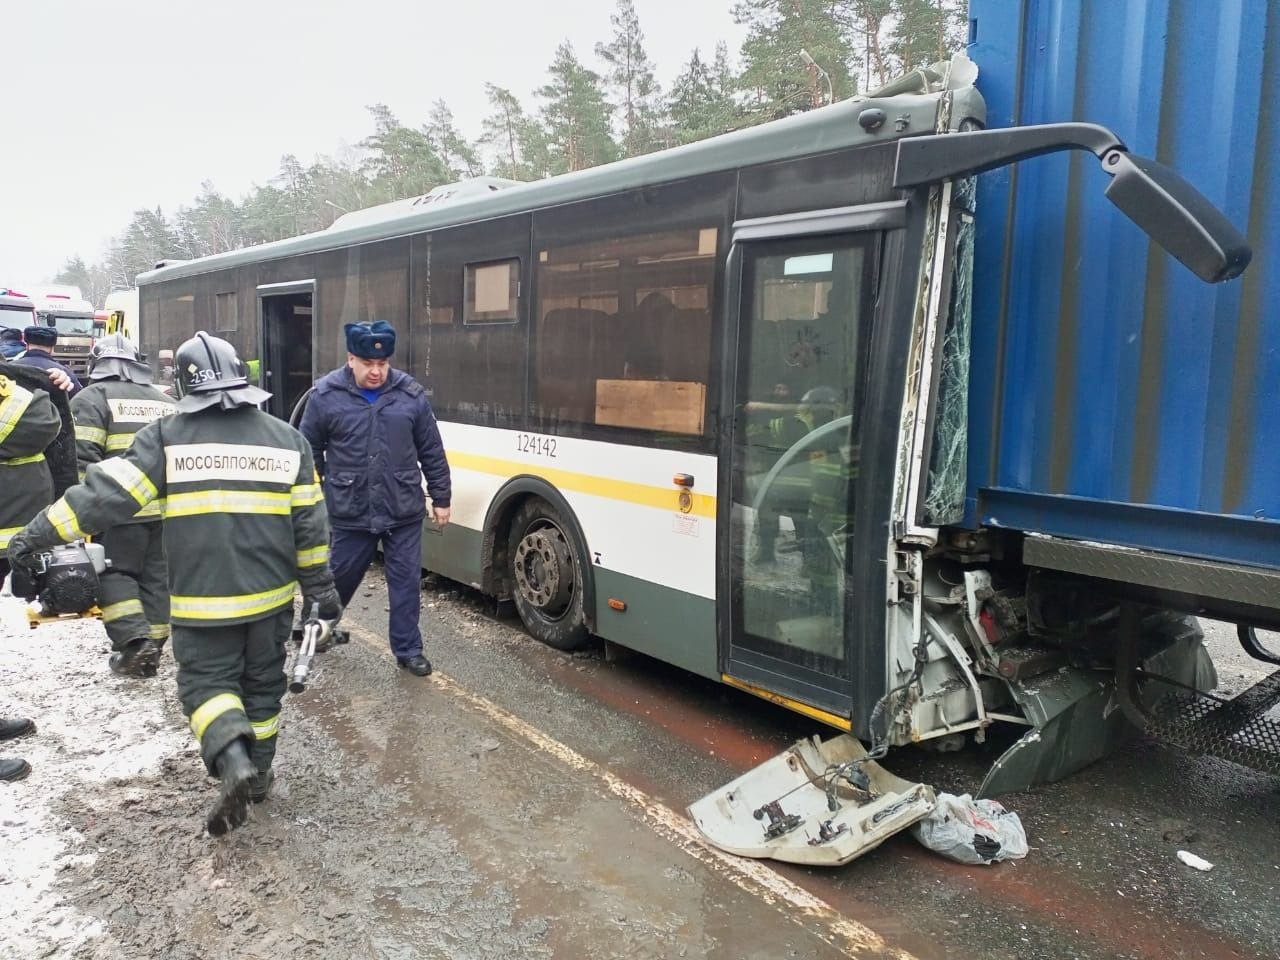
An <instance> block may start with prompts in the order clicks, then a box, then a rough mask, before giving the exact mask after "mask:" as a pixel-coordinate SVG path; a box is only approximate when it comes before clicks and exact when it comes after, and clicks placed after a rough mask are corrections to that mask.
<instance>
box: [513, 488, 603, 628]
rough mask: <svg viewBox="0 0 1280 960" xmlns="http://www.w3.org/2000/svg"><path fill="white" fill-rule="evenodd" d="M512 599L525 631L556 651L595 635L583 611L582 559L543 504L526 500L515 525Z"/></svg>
mask: <svg viewBox="0 0 1280 960" xmlns="http://www.w3.org/2000/svg"><path fill="white" fill-rule="evenodd" d="M507 546H508V549H507V555H508V556H509V557H510V558H511V582H512V585H513V589H512V596H513V599H514V600H515V604H516V611H517V612H518V613H519V614H520V619H521V620H522V621H523V622H524V625H525V629H526V630H528V631H529V633H530V634H531V635H532V636H533V637H535V638H536V639H538V640H541V641H542V642H543V643H545V644H547V645H548V646H552V647H555V648H556V649H557V650H576V649H578V648H579V647H581V646H583V645H584V644H585V643H586V642H587V641H588V640H589V639H590V637H591V634H590V632H589V631H588V630H587V624H586V617H585V616H584V614H583V609H582V559H581V558H580V557H578V556H577V551H576V550H574V547H573V542H572V541H571V540H570V539H569V537H568V536H566V535H565V523H564V521H563V520H562V519H561V518H560V514H558V513H557V512H556V511H555V509H554V508H553V507H552V506H551V505H550V504H549V503H547V502H546V501H545V500H539V499H537V498H533V499H531V500H528V501H527V502H526V503H525V504H524V505H523V506H522V507H521V508H520V509H519V510H518V511H517V512H516V516H515V519H514V520H513V521H512V522H511V534H510V539H509V541H508V545H507Z"/></svg>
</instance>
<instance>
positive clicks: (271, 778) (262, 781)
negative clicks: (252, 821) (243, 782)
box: [249, 768, 276, 803]
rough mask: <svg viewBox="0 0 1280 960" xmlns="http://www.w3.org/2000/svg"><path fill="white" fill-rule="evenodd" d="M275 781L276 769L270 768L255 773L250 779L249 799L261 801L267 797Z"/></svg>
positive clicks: (254, 801) (256, 801) (255, 801)
mask: <svg viewBox="0 0 1280 960" xmlns="http://www.w3.org/2000/svg"><path fill="white" fill-rule="evenodd" d="M275 782H276V774H275V771H274V770H271V769H270V768H268V769H266V770H259V771H257V772H256V773H254V775H253V779H252V780H250V781H249V800H250V801H251V802H253V803H261V802H262V801H263V800H265V799H267V794H269V793H270V792H271V785H272V784H273V783H275Z"/></svg>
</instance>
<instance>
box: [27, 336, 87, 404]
mask: <svg viewBox="0 0 1280 960" xmlns="http://www.w3.org/2000/svg"><path fill="white" fill-rule="evenodd" d="M13 362H14V363H25V364H26V365H27V366H29V367H39V368H40V369H41V370H61V371H62V372H63V373H65V374H66V375H67V376H68V377H70V378H71V396H73V397H74V396H75V395H76V394H77V393H79V392H80V388H81V387H82V386H83V384H82V383H81V382H80V378H79V377H77V376H76V375H75V374H74V373H72V372H71V371H70V370H68V369H67V368H66V367H64V366H63V365H62V364H60V363H59V362H58V361H57V360H55V359H53V357H51V356H50V355H49V354H47V353H45V352H44V351H43V350H32V349H30V348H28V349H27V352H26V353H24V354H23V355H22V356H21V357H18V358H17V359H15V360H14V361H13Z"/></svg>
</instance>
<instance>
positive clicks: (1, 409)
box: [0, 374, 62, 557]
mask: <svg viewBox="0 0 1280 960" xmlns="http://www.w3.org/2000/svg"><path fill="white" fill-rule="evenodd" d="M61 429H62V418H61V417H60V416H59V415H58V411H57V409H56V408H55V407H54V405H53V401H52V400H50V399H49V397H48V395H47V394H45V393H42V392H39V391H33V390H28V389H27V388H26V387H23V386H22V385H21V384H19V383H17V382H16V381H14V380H11V379H9V378H8V377H6V376H4V375H2V374H0V490H2V491H3V494H0V557H3V556H6V555H7V554H8V548H9V541H10V540H11V539H13V535H14V534H15V533H17V532H18V531H19V530H21V529H22V525H23V524H25V523H26V522H27V521H28V520H30V519H31V518H32V517H34V516H35V515H36V514H37V513H38V512H39V511H40V510H41V508H43V507H45V506H47V505H48V503H49V501H50V500H52V499H53V480H52V478H51V477H50V474H49V464H48V462H47V460H46V459H45V455H44V451H45V449H46V448H47V447H48V446H49V444H51V443H53V442H54V440H56V439H57V438H58V432H59V431H60V430H61Z"/></svg>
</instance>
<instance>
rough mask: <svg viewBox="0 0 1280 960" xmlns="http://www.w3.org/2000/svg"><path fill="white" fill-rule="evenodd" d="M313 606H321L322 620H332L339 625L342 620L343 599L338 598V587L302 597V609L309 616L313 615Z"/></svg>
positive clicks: (327, 588)
mask: <svg viewBox="0 0 1280 960" xmlns="http://www.w3.org/2000/svg"><path fill="white" fill-rule="evenodd" d="M312 604H319V606H320V619H321V620H331V621H333V622H334V623H337V622H338V620H340V619H341V618H342V598H341V597H339V596H338V590H337V588H336V587H326V588H325V589H323V590H317V591H316V592H315V593H308V594H304V595H303V597H302V609H303V610H304V611H305V613H306V614H307V615H310V613H311V606H312Z"/></svg>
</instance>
